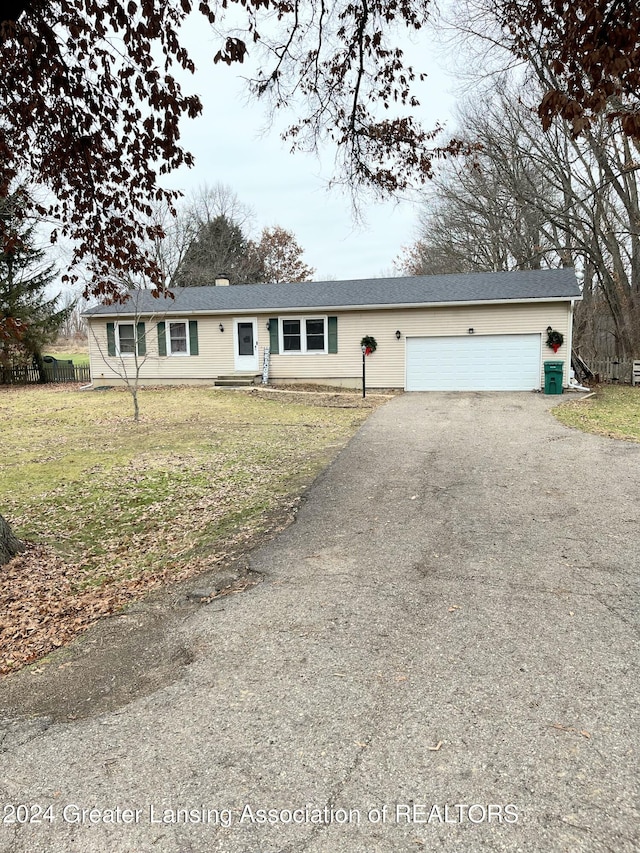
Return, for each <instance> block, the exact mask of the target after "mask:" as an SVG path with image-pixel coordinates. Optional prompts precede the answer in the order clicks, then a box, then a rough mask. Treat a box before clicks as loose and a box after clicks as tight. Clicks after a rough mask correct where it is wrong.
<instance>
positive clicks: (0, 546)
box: [0, 515, 24, 566]
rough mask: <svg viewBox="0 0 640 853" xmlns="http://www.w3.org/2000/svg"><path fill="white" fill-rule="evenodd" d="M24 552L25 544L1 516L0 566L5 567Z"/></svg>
mask: <svg viewBox="0 0 640 853" xmlns="http://www.w3.org/2000/svg"><path fill="white" fill-rule="evenodd" d="M22 551H24V543H23V542H21V541H20V540H19V539H18V537H17V536H16V535H15V534H14V532H13V531H12V530H11V528H10V527H9V525H8V524H7V522H6V521H5V520H4V518H3V517H2V516H1V515H0V566H4V564H5V563H8V562H9V560H11V558H12V557H15V556H16V554H20V553H21V552H22Z"/></svg>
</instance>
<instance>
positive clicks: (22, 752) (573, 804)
mask: <svg viewBox="0 0 640 853" xmlns="http://www.w3.org/2000/svg"><path fill="white" fill-rule="evenodd" d="M554 402H555V400H553V399H551V398H548V397H543V396H540V395H534V394H424V395H423V394H412V395H405V396H403V397H399V398H396V399H394V400H392V401H391V402H390V403H389V404H387V405H386V406H384V407H383V408H381V409H379V410H378V411H376V412H375V413H374V415H373V416H372V417H371V418H370V419H369V421H368V422H367V423H366V424H365V425H364V427H363V428H362V429H361V430H360V432H359V433H358V434H357V435H356V437H355V438H354V439H353V440H352V442H351V443H350V444H349V446H348V447H347V448H346V449H345V450H344V451H343V452H342V453H341V454H340V455H339V457H338V458H337V459H336V460H335V462H334V463H333V464H332V466H331V467H330V468H329V469H328V470H327V471H326V472H325V473H324V474H323V475H322V476H321V477H320V479H319V480H318V481H317V482H316V484H315V485H314V486H313V488H312V489H311V491H310V493H309V496H308V500H307V501H306V503H305V505H304V506H303V508H302V510H301V512H300V513H299V516H298V519H297V521H296V523H295V524H293V525H292V526H291V527H289V528H288V529H287V530H286V531H285V532H284V533H282V534H281V535H280V536H278V537H277V538H276V539H275V540H274V541H272V542H271V543H270V544H269V545H267V546H266V547H264V548H262V549H260V550H259V551H257V552H254V553H253V554H252V555H251V563H252V568H253V569H255V570H256V571H258V572H260V573H262V575H263V578H264V580H263V582H262V583H261V584H260V585H259V586H257V587H255V588H254V589H253V590H251V591H248V592H247V593H245V594H243V595H238V596H233V597H227V598H225V599H221V600H218V601H217V602H216V601H214V602H213V603H212V604H211V605H209V606H206V607H202V609H200V610H199V611H198V612H197V613H196V614H195V615H193V616H191V617H190V618H189V619H188V620H187V621H186V622H184V623H183V624H182V625H181V627H180V632H181V641H182V643H183V645H184V647H185V648H188V649H189V651H190V659H191V658H193V662H192V663H191V664H190V665H189V666H186V667H184V668H183V669H182V677H180V678H179V679H178V680H176V681H174V682H173V683H172V684H170V685H168V686H166V687H164V688H162V689H160V690H158V691H156V692H154V693H153V694H152V695H150V696H146V697H144V698H140V699H138V700H136V701H134V702H132V703H130V704H128V705H126V706H124V707H122V708H120V709H119V710H117V711H115V712H112V713H106V714H101V715H91V714H89V715H88V716H87V717H86V718H85V719H82V720H78V721H75V722H65V723H55V724H50V721H47V720H43V719H40V718H36V719H16V720H9V721H5V726H4V732H5V737H4V741H3V745H2V748H3V749H4V752H3V754H2V756H1V760H2V765H1V770H0V791H1V793H2V802H3V803H7V804H9V805H8V806H3V808H4V812H3V817H4V825H2V826H0V850H1V851H12V853H18V851H20V853H36V851H43V853H44V851H46V853H63V851H64V853H102V851H105V853H107V851H108V853H124V851H136V853H142V851H145V853H146V851H163V852H164V851H167V853H177V852H178V851H179V853H190V852H191V851H197V852H198V853H200V851H202V853H204V851H207V853H209V852H211V853H215V852H216V851H218V853H285V851H286V853H302V851H304V852H305V853H341V851H345V853H398V851H421V850H424V851H430V852H431V851H441V850H442V851H458V850H459V851H464V853H475V851H485V850H486V851H527V853H536V851H545V853H556V851H557V853H560V851H571V853H577V851H589V853H601V851H602V853H604V851H616V853H625V851H637V850H638V849H640V834H639V829H638V828H639V827H640V821H639V815H638V803H639V802H640V797H639V795H640V786H639V770H638V765H639V762H638V730H639V725H638V724H639V719H638V703H637V698H636V694H637V687H638V683H639V681H638V660H639V658H638V645H639V643H638V610H637V603H638V565H639V562H640V561H639V559H638V557H639V553H640V536H639V534H638V529H639V525H638V519H639V517H640V511H639V505H638V495H639V494H640V445H637V444H632V443H625V442H619V441H612V440H607V439H604V438H600V437H596V436H589V435H584V434H581V433H578V432H574V431H571V430H569V429H567V428H565V427H563V426H561V425H560V424H558V423H557V422H556V421H555V420H554V419H553V418H552V417H551V415H550V413H549V408H550V406H551V404H552V403H554ZM221 602H222V603H221ZM36 682H37V679H35V677H34V684H36ZM34 689H35V688H34ZM19 804H23V805H25V806H26V809H22V810H20V809H14V810H13V811H12V806H17V805H19ZM92 809H95V811H91V810H92ZM83 810H84V811H83ZM12 821H13V822H12Z"/></svg>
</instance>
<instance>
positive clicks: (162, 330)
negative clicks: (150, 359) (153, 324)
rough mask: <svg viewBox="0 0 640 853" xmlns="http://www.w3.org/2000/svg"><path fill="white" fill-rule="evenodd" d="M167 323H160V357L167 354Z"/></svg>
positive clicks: (162, 321)
mask: <svg viewBox="0 0 640 853" xmlns="http://www.w3.org/2000/svg"><path fill="white" fill-rule="evenodd" d="M165 327H166V323H165V322H164V320H161V321H160V322H159V323H158V355H166V354H167V333H166V330H165Z"/></svg>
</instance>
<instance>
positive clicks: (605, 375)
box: [587, 358, 633, 385]
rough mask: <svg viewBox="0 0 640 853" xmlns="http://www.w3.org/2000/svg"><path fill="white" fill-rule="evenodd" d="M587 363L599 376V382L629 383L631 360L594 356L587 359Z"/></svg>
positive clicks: (631, 367) (631, 368) (631, 370)
mask: <svg viewBox="0 0 640 853" xmlns="http://www.w3.org/2000/svg"><path fill="white" fill-rule="evenodd" d="M587 364H588V366H589V369H590V370H592V371H593V372H594V373H595V374H596V375H599V376H600V381H601V382H615V383H620V384H622V385H631V376H632V373H633V362H632V361H619V360H618V359H617V358H594V359H591V360H590V361H587Z"/></svg>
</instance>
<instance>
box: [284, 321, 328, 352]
mask: <svg viewBox="0 0 640 853" xmlns="http://www.w3.org/2000/svg"><path fill="white" fill-rule="evenodd" d="M281 340H282V346H281V352H283V353H286V352H292V353H324V352H327V323H326V317H283V318H282V325H281Z"/></svg>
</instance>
